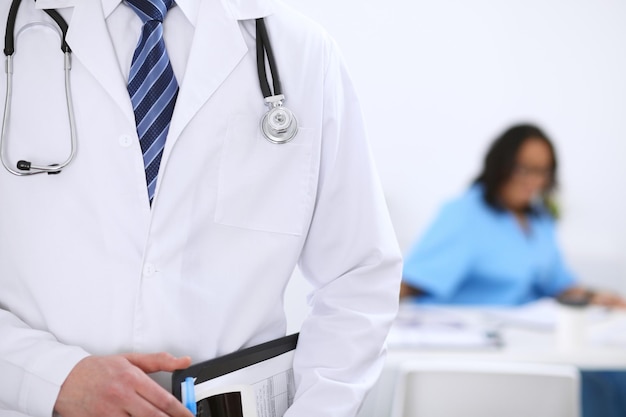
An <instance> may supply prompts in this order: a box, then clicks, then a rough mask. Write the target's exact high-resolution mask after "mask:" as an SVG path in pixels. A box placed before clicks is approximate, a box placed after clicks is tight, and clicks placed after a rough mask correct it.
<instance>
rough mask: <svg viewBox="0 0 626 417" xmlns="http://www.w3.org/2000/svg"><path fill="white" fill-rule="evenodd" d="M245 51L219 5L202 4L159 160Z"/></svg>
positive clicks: (234, 22) (214, 1)
mask: <svg viewBox="0 0 626 417" xmlns="http://www.w3.org/2000/svg"><path fill="white" fill-rule="evenodd" d="M247 51H248V48H247V46H246V44H245V41H244V39H243V37H242V35H241V30H240V28H239V24H238V22H237V20H236V19H235V18H233V17H232V15H231V14H230V13H228V12H227V10H226V9H224V6H223V4H222V2H221V1H217V0H210V1H203V2H202V4H201V6H200V9H199V11H198V20H197V24H196V29H195V34H194V38H193V44H192V46H191V50H190V53H189V59H188V61H187V69H186V72H185V76H184V79H183V81H182V84H181V86H180V91H179V94H178V98H177V99H176V108H175V110H174V115H173V116H172V121H171V124H170V130H169V134H168V137H167V142H166V145H165V152H164V155H163V159H166V158H167V154H169V151H170V149H171V148H172V146H173V145H174V143H175V142H176V140H177V139H178V137H179V136H180V134H181V133H182V131H183V130H184V128H185V126H187V124H188V123H189V122H190V121H191V120H192V119H193V117H194V116H195V115H196V114H197V113H198V111H199V110H200V108H201V107H202V106H203V105H204V104H205V103H206V102H207V100H209V98H210V97H211V95H212V94H213V93H214V92H215V91H216V90H217V89H218V88H219V86H220V85H221V84H222V83H223V82H224V80H225V79H226V78H227V77H228V75H229V74H230V73H231V72H232V71H233V69H234V68H235V67H236V66H237V64H238V63H239V62H240V61H241V59H242V58H243V56H244V55H245V54H246V53H247ZM163 162H164V161H162V162H161V163H162V164H163Z"/></svg>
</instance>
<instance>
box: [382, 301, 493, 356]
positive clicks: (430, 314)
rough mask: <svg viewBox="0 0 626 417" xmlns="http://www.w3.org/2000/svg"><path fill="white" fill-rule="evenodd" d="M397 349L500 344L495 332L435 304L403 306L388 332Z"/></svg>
mask: <svg viewBox="0 0 626 417" xmlns="http://www.w3.org/2000/svg"><path fill="white" fill-rule="evenodd" d="M387 344H388V345H389V346H390V347H396V348H424V349H484V348H495V347H499V346H500V345H501V339H500V336H499V334H498V333H497V332H495V331H494V330H493V329H491V328H489V327H486V326H485V325H484V324H482V323H476V322H475V321H472V320H468V318H467V317H466V316H464V315H463V314H460V313H459V312H455V311H451V310H448V309H446V308H442V307H436V306H406V305H405V306H403V307H402V308H401V310H400V312H399V314H398V317H397V319H396V321H395V323H394V325H393V326H392V328H391V331H390V332H389V336H388V338H387Z"/></svg>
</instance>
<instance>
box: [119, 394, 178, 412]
mask: <svg viewBox="0 0 626 417" xmlns="http://www.w3.org/2000/svg"><path fill="white" fill-rule="evenodd" d="M126 412H127V413H128V415H129V416H132V417H144V416H151V417H152V416H154V417H169V416H168V415H167V414H166V413H165V412H163V411H162V410H159V409H158V407H156V406H155V405H154V404H152V403H150V401H148V400H146V399H145V398H143V397H141V396H140V395H137V396H136V398H135V399H134V401H132V402H130V403H129V404H128V407H127V408H126Z"/></svg>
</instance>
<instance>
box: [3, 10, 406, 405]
mask: <svg viewBox="0 0 626 417" xmlns="http://www.w3.org/2000/svg"><path fill="white" fill-rule="evenodd" d="M8 3H9V2H8V1H6V0H5V1H2V4H1V5H0V13H1V16H3V18H2V19H1V20H2V22H1V23H0V27H1V28H2V32H1V33H4V24H5V22H4V20H5V19H4V16H6V15H7V12H8V6H9V4H8ZM37 5H38V7H44V6H45V7H62V6H70V7H68V8H65V9H63V13H64V15H66V16H70V17H71V23H70V29H69V32H68V36H67V40H68V43H69V44H70V46H71V47H72V49H73V54H74V55H73V68H72V75H71V77H72V90H73V99H74V109H75V112H76V120H77V130H78V142H79V143H78V145H79V149H78V154H77V157H76V159H75V161H74V162H73V163H72V164H71V165H70V166H69V167H67V168H66V169H65V170H64V171H63V172H62V173H60V174H59V175H47V174H40V175H34V176H30V177H15V176H13V175H11V174H9V173H8V172H6V171H5V170H3V169H0V207H1V208H0V416H2V417H5V416H18V415H23V414H26V415H30V416H41V417H50V415H51V412H52V407H53V405H54V402H55V399H56V396H57V394H58V390H59V387H60V385H61V384H62V382H63V381H64V379H65V377H66V376H67V374H68V373H69V372H70V370H71V369H72V367H73V366H74V365H75V364H76V363H77V362H78V361H79V360H80V359H82V358H83V357H85V356H86V355H88V354H112V353H121V352H129V351H136V352H155V351H162V350H165V351H169V352H171V353H173V354H174V355H191V357H192V358H193V360H194V361H201V360H205V359H208V358H211V357H214V356H216V355H221V354H225V353H228V352H231V351H234V350H237V349H240V348H242V347H245V346H250V345H253V344H257V343H260V342H263V341H266V340H269V339H273V338H276V337H279V336H282V335H284V333H285V323H286V321H285V317H284V311H283V303H282V298H283V293H284V290H285V286H286V285H287V282H288V280H289V278H290V276H291V274H292V271H293V269H294V267H295V266H296V265H299V266H300V267H301V269H302V271H303V273H304V275H305V276H306V278H307V279H308V280H310V282H311V283H312V285H313V287H314V290H313V293H312V295H311V298H310V303H311V314H310V315H309V316H308V317H307V318H306V320H305V322H304V324H303V326H302V329H301V336H300V342H299V345H298V349H297V354H296V358H295V373H296V381H297V384H298V390H297V394H296V399H295V403H294V405H293V407H292V408H291V410H290V411H289V412H288V413H287V416H289V417H293V416H297V417H307V416H315V417H319V416H320V415H324V416H326V417H331V416H332V417H349V416H354V415H355V413H356V411H357V408H358V406H359V403H360V401H361V400H362V398H363V395H364V394H365V391H366V390H367V388H369V387H370V386H371V385H372V384H373V382H374V381H375V379H376V377H377V375H378V372H379V371H380V369H381V366H382V360H383V356H382V355H383V352H384V348H383V341H384V339H385V336H386V333H387V330H388V326H389V325H390V322H391V320H392V318H393V317H394V314H395V312H396V308H397V293H398V285H399V280H400V274H401V272H400V271H401V265H400V263H401V261H400V255H399V250H398V247H397V243H396V241H395V238H394V234H393V231H392V227H391V225H390V221H389V219H388V215H387V212H386V207H385V203H384V201H383V195H382V192H381V187H380V185H379V182H378V180H377V178H376V174H375V172H374V168H373V164H372V158H371V155H370V154H369V150H368V147H367V144H366V138H365V133H364V130H363V123H362V120H361V115H360V110H359V105H358V102H357V98H356V96H355V93H354V91H353V87H352V85H351V83H350V81H349V79H348V77H347V75H346V71H345V69H344V67H343V64H342V63H341V60H340V58H339V56H338V53H337V50H336V47H335V45H334V44H333V42H332V41H331V40H329V39H328V37H327V36H325V35H324V34H323V33H322V32H321V31H320V30H319V28H318V27H317V26H316V25H314V24H312V23H311V22H309V21H308V20H306V19H304V18H303V17H301V16H299V15H298V14H296V13H294V12H293V11H291V10H289V9H288V8H287V7H286V6H284V5H282V4H280V3H274V2H272V1H262V0H258V1H252V0H250V1H243V0H240V1H236V0H222V1H219V0H206V1H203V2H202V3H201V8H200V11H199V17H198V22H197V24H196V28H195V30H196V33H195V38H194V43H193V45H192V46H191V50H190V55H189V60H188V63H187V71H186V73H185V78H184V81H183V83H182V85H181V88H180V93H179V96H178V100H177V104H176V109H175V112H174V116H173V119H172V123H171V127H170V130H169V136H168V138H167V144H166V148H165V152H164V155H163V159H162V162H161V168H160V173H159V179H158V188H157V191H156V197H155V200H154V203H153V206H152V209H150V207H149V205H148V197H147V191H146V185H145V176H144V168H143V161H142V157H141V151H140V148H139V144H138V140H137V136H136V130H135V125H134V118H133V111H132V106H131V103H130V99H129V98H128V94H127V91H126V81H125V79H124V78H123V77H122V76H121V74H120V69H119V66H118V64H117V61H116V57H115V54H114V50H113V48H112V45H111V43H110V39H109V36H108V33H107V28H106V25H105V22H104V20H103V18H102V8H101V4H100V0H39V1H38V2H37ZM34 7H35V6H34V3H33V2H32V1H24V2H23V4H22V7H21V9H20V13H19V16H18V28H19V27H22V26H23V25H24V24H25V23H26V22H29V21H40V20H41V19H42V18H47V17H46V16H44V15H43V14H42V12H41V11H40V10H35V8H34ZM259 16H267V18H266V21H267V25H268V30H269V32H270V36H271V40H272V46H273V48H274V53H275V55H276V59H277V61H278V67H279V70H280V74H281V78H282V82H283V90H284V91H285V93H286V95H287V101H286V103H285V104H286V105H287V106H288V107H289V108H291V109H292V110H293V111H294V113H295V115H296V116H297V118H298V121H299V124H300V126H301V127H300V131H299V133H298V136H297V137H296V138H295V139H294V140H293V141H292V142H290V143H288V144H285V145H275V144H271V143H269V142H268V141H267V140H265V139H264V138H263V136H262V134H261V132H260V129H259V121H260V119H261V117H262V115H263V114H264V112H265V110H266V107H265V105H264V104H263V99H262V95H261V92H260V89H259V85H258V79H257V73H256V64H255V59H256V58H255V57H256V53H255V47H254V23H253V21H245V22H244V21H242V20H244V19H251V18H255V17H259ZM51 34H52V32H51V31H50V30H48V29H45V28H41V27H39V28H32V29H29V30H28V31H27V32H24V33H23V34H22V36H21V37H20V40H19V43H18V45H17V51H18V52H17V53H16V56H15V75H14V97H13V114H12V117H11V123H10V125H9V139H8V143H6V144H5V147H6V149H7V151H6V153H7V154H6V157H7V159H8V160H10V161H12V163H15V161H17V160H18V159H28V160H33V161H37V162H40V163H42V164H43V163H45V164H49V163H54V162H58V161H60V160H62V159H63V158H64V157H65V155H66V154H67V152H68V148H69V130H68V127H67V124H68V122H67V113H66V110H65V100H64V95H63V82H62V79H63V78H62V77H63V75H62V55H61V54H60V52H59V49H58V40H56V39H55V37H54V36H52V35H51ZM5 89H6V82H5V81H4V79H2V80H1V81H0V94H1V96H2V97H4V94H5ZM3 409H4V410H3ZM8 410H14V411H15V412H10V411H8ZM20 413H22V414H20Z"/></svg>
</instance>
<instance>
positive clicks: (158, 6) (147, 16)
mask: <svg viewBox="0 0 626 417" xmlns="http://www.w3.org/2000/svg"><path fill="white" fill-rule="evenodd" d="M126 2H127V3H128V5H129V6H130V7H131V8H132V9H133V10H134V11H135V13H137V16H139V18H140V19H141V21H142V22H143V23H146V22H149V21H151V20H155V21H157V22H161V23H163V19H165V14H166V13H167V11H168V10H169V9H171V8H172V6H173V5H174V0H126Z"/></svg>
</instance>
